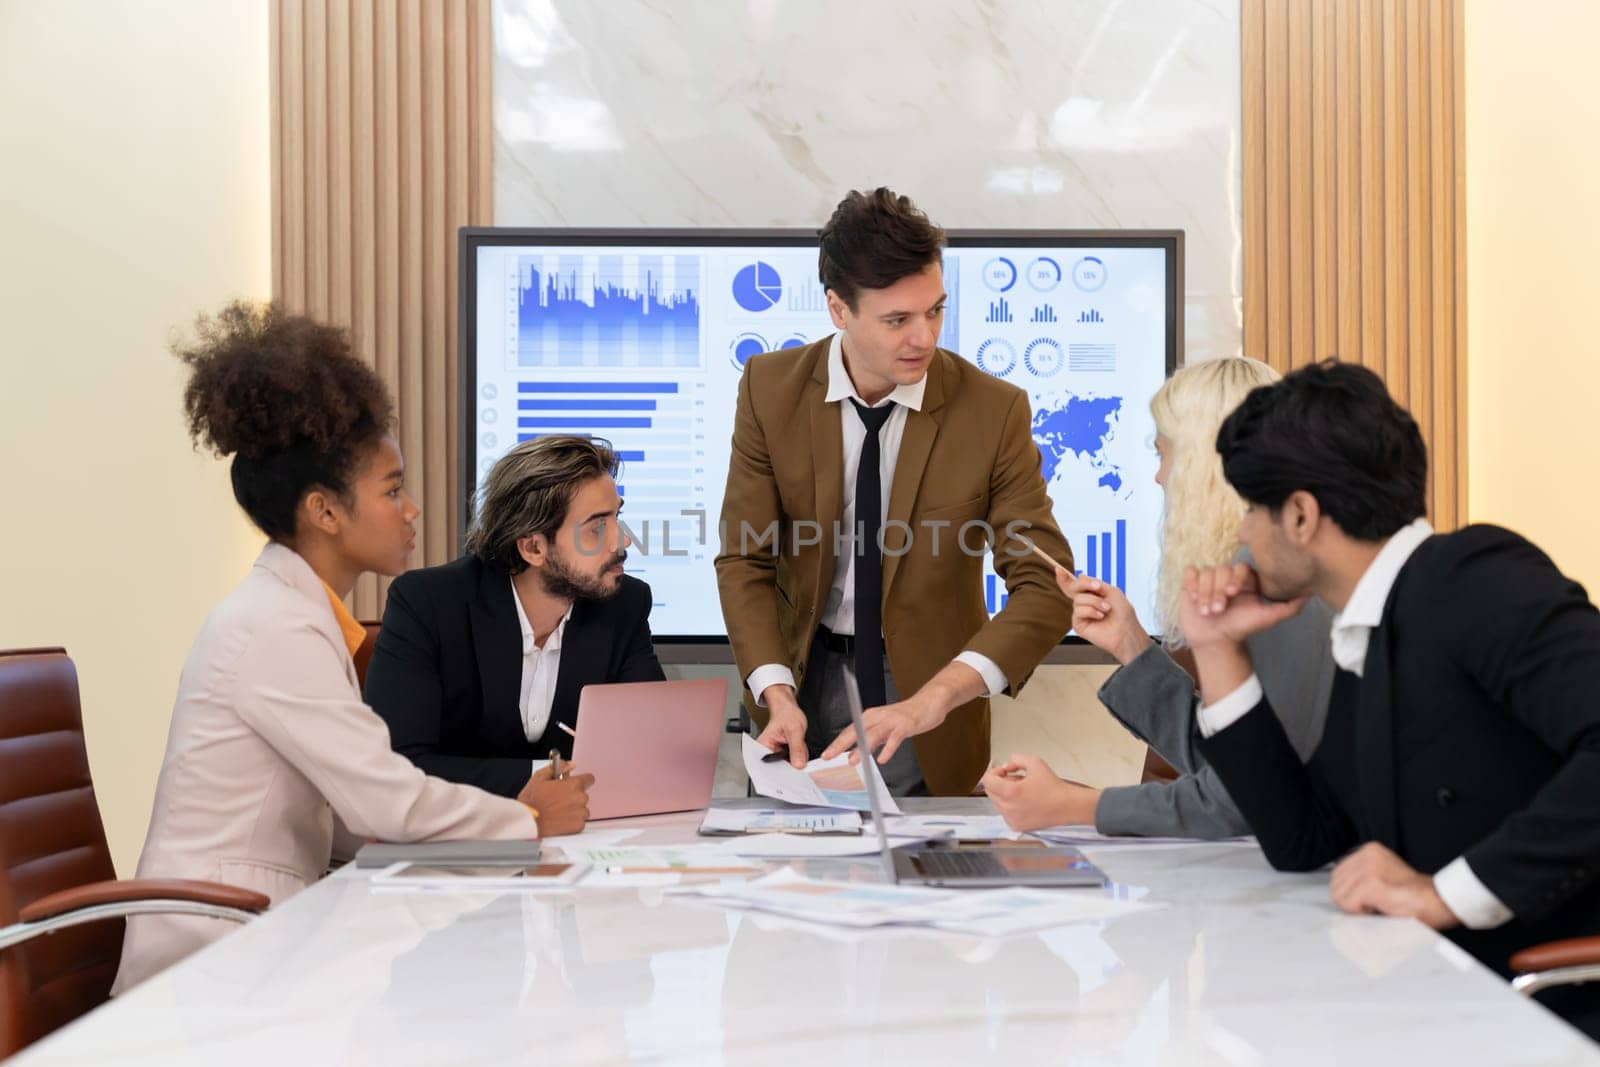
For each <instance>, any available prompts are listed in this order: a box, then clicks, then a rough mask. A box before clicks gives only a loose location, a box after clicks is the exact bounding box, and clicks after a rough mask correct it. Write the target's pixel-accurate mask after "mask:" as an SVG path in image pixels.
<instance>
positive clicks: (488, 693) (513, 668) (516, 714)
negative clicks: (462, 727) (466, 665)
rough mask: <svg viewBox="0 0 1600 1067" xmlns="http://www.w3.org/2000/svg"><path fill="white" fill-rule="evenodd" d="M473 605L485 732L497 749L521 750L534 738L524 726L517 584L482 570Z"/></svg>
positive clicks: (520, 629) (474, 643)
mask: <svg viewBox="0 0 1600 1067" xmlns="http://www.w3.org/2000/svg"><path fill="white" fill-rule="evenodd" d="M477 593H478V595H477V597H476V598H475V599H474V600H473V602H472V651H473V658H474V659H476V660H477V663H478V684H479V686H480V687H481V692H482V693H483V732H484V734H485V735H486V740H488V741H489V743H490V746H491V748H492V750H494V751H497V752H500V753H506V752H520V751H523V750H524V749H526V748H527V745H528V736H527V734H526V733H525V732H524V731H523V728H522V711H521V709H519V708H518V707H517V701H518V700H519V699H520V698H521V696H522V628H521V627H520V626H518V625H517V609H516V606H515V605H514V604H513V603H512V600H511V598H512V596H513V595H514V594H513V593H512V591H511V580H510V579H509V578H507V577H506V576H505V575H503V574H498V573H496V572H495V571H494V570H492V569H490V568H488V567H484V568H482V570H481V572H480V575H479V579H478V590H477Z"/></svg>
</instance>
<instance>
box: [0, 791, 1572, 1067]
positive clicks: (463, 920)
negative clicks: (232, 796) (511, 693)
mask: <svg viewBox="0 0 1600 1067" xmlns="http://www.w3.org/2000/svg"><path fill="white" fill-rule="evenodd" d="M905 807H906V809H907V810H908V812H909V811H918V810H936V811H945V812H949V811H960V812H966V813H975V812H978V811H987V810H988V809H987V802H986V801H983V800H975V801H968V800H942V801H923V802H920V803H919V802H915V801H913V802H909V803H907V804H906V805H905ZM698 821H699V814H698V813H692V814H683V815H668V816H656V817H653V818H646V819H637V820H619V821H617V822H616V823H607V824H601V825H604V826H629V827H637V828H640V829H641V831H642V832H641V833H640V834H639V835H638V836H637V837H635V838H632V839H630V840H629V841H627V842H626V843H627V844H630V845H632V844H672V843H682V842H687V841H692V840H695V839H696V838H695V833H694V832H695V827H696V826H697V825H698ZM559 840H560V839H553V840H552V842H551V844H556V843H558V842H559ZM1087 851H1088V852H1089V853H1090V855H1091V857H1092V858H1093V859H1094V860H1095V862H1096V863H1098V864H1099V865H1100V866H1101V868H1102V869H1103V870H1104V871H1105V872H1106V874H1107V875H1108V876H1109V877H1110V878H1111V880H1112V881H1113V882H1114V883H1115V884H1114V885H1113V886H1112V887H1111V888H1110V890H1109V891H1110V892H1112V893H1114V894H1115V895H1117V896H1120V897H1124V898H1128V899H1138V900H1142V901H1147V902H1150V903H1161V904H1165V905H1166V906H1165V907H1161V908H1151V909H1148V910H1144V911H1140V912H1138V913H1136V914H1132V915H1125V916H1121V917H1118V918H1115V919H1110V920H1102V921H1096V922H1081V923H1075V924H1072V925H1067V926H1062V927H1058V928H1055V929H1051V930H1048V931H1045V932H1043V933H1036V934H1025V935H1017V936H1012V937H1009V938H1004V939H993V940H979V939H975V938H972V937H966V936H956V935H948V934H936V933H923V932H914V931H909V930H887V931H869V932H864V933H863V932H856V931H845V930H838V929H828V928H820V927H815V926H806V925H801V924H798V923H795V922H793V921H788V920H782V919H778V918H775V917H767V916H761V915H756V914H754V913H749V912H744V913H740V912H734V911H724V910H721V909H718V908H716V907H714V906H710V905H706V904H699V903H691V902H687V901H683V900H680V899H674V898H672V897H663V895H662V893H661V889H660V888H659V887H642V888H641V887H622V888H598V887H593V886H583V885H580V886H578V887H576V888H574V889H573V890H572V891H571V892H568V893H562V894H559V895H548V894H539V895H535V894H526V893H524V894H517V893H508V894H503V895H489V894H482V893H479V894H463V895H456V894H450V893H394V892H389V893H374V892H373V891H372V890H371V889H370V888H369V886H368V883H367V875H368V873H369V872H358V871H355V870H354V869H352V868H348V867H347V868H345V869H344V870H342V871H340V872H338V873H337V874H335V875H334V876H332V877H330V878H327V879H325V880H323V881H322V882H321V883H319V884H318V885H316V886H313V887H312V888H310V889H308V890H306V891H305V892H303V893H301V894H300V895H299V896H297V897H295V898H293V899H292V900H290V901H288V902H286V903H285V904H284V905H283V906H282V907H279V908H277V909H275V910H273V911H272V912H271V913H269V914H268V915H266V916H264V917H263V918H261V919H259V920H257V921H255V922H253V923H251V924H249V925H247V926H245V927H242V928H241V929H239V930H238V931H237V932H235V933H233V934H230V935H229V936H227V937H225V938H223V939H222V940H221V941H219V942H217V943H216V944H214V945H212V946H210V947H209V948H207V949H206V950H204V951H202V952H200V953H198V954H196V955H195V956H193V957H190V958H189V959H188V960H186V961H184V962H183V963H181V964H179V965H178V966H176V967H174V968H172V969H171V970H169V971H167V972H166V973H164V974H162V975H160V976H158V977H156V978H154V979H152V980H151V981H149V982H147V983H145V984H144V985H143V986H141V987H139V988H137V989H135V990H133V991H132V992H130V993H129V994H128V995H126V996H123V997H121V998H118V999H117V1000H116V1001H114V1002H113V1003H111V1004H109V1005H107V1006H106V1007H104V1008H102V1009H100V1010H98V1011H96V1012H94V1013H92V1014H90V1015H89V1016H87V1017H85V1018H84V1019H81V1020H79V1021H78V1022H77V1023H75V1024H73V1025H72V1026H69V1027H67V1028H66V1029H64V1030H62V1031H60V1032H58V1033H57V1034H54V1035H52V1036H51V1037H49V1038H47V1039H45V1040H44V1041H43V1042H40V1043H39V1044H38V1045H36V1046H34V1047H33V1048H32V1049H30V1050H28V1051H27V1052H25V1053H23V1054H22V1055H21V1056H19V1057H18V1058H17V1059H16V1060H14V1061H13V1062H14V1063H16V1064H17V1067H43V1065H46V1064H82V1065H90V1064H92V1065H96V1067H98V1065H101V1064H108V1063H132V1064H162V1065H177V1064H207V1065H215V1064H223V1065H227V1067H240V1065H246V1064H258V1063H259V1064H272V1065H274V1067H283V1065H291V1067H299V1065H304V1064H314V1063H354V1064H374V1065H383V1067H400V1065H406V1064H429V1065H434V1064H463V1065H466V1064H484V1065H495V1067H503V1065H507V1064H523V1063H527V1064H612V1063H626V1062H641V1063H672V1064H677V1063H683V1064H723V1063H726V1064H746V1063H751V1064H768V1063H772V1064H778V1063H803V1064H808V1065H810V1064H819V1063H827V1064H845V1063H849V1064H859V1065H861V1067H867V1065H877V1064H882V1063H916V1064H927V1063H959V1064H979V1063H1007V1064H1035V1063H1072V1064H1117V1065H1127V1064H1186V1065H1187V1064H1234V1065H1253V1064H1295V1065H1306V1064H1340V1065H1350V1064H1359V1065H1361V1067H1376V1065H1380V1064H1391V1063H1392V1064H1413V1065H1415V1064H1449V1065H1451V1067H1459V1065H1464V1064H1495V1065H1497V1067H1508V1065H1513V1064H1574V1063H1600V1046H1596V1045H1594V1044H1592V1043H1590V1042H1589V1041H1588V1040H1587V1039H1586V1038H1585V1037H1583V1035H1581V1034H1580V1033H1579V1032H1578V1031H1576V1030H1574V1029H1572V1028H1570V1027H1568V1026H1567V1025H1566V1024H1565V1023H1563V1022H1561V1021H1560V1020H1559V1019H1557V1018H1556V1017H1555V1016H1553V1015H1551V1014H1549V1013H1548V1012H1546V1011H1545V1010H1544V1009H1542V1008H1540V1007H1539V1006H1537V1005H1536V1004H1534V1003H1531V1002H1529V1001H1526V1000H1524V999H1523V998H1521V997H1519V996H1518V995H1516V994H1514V993H1513V992H1511V990H1510V989H1509V988H1508V987H1507V986H1506V984H1505V983H1504V982H1503V981H1501V980H1500V979H1499V978H1498V977H1496V976H1495V975H1494V974H1492V973H1491V972H1489V971H1487V970H1485V969H1484V968H1482V967H1480V966H1479V965H1478V964H1477V963H1475V962H1474V961H1473V960H1472V959H1471V958H1470V957H1468V956H1466V955H1465V954H1463V953H1462V952H1460V951H1459V950H1458V949H1456V948H1455V947H1454V946H1453V945H1451V944H1450V943H1449V942H1448V941H1445V940H1444V939H1442V938H1440V937H1438V936H1437V935H1436V934H1434V933H1433V932H1432V931H1431V930H1428V929H1427V928H1425V927H1423V926H1422V925H1420V924H1418V923H1415V922H1411V921H1409V920H1398V919H1383V918H1375V917H1355V916H1349V915H1342V914H1340V913H1338V912H1337V911H1336V910H1335V909H1334V908H1333V907H1332V905H1331V904H1329V902H1328V894H1327V874H1326V873H1325V872H1324V873H1321V874H1309V875H1293V874H1282V873H1279V872H1276V871H1273V870H1271V869H1270V868H1269V867H1268V866H1267V864H1266V861H1265V860H1264V859H1263V858H1262V855H1261V853H1260V851H1259V850H1258V849H1256V848H1255V847H1254V846H1252V845H1248V844H1194V845H1174V846H1162V845H1147V846H1142V847H1117V848H1105V849H1089V850H1087ZM807 863H808V865H809V866H808V871H809V873H814V874H819V875H828V876H840V875H844V876H851V877H855V878H860V879H875V878H877V877H878V874H877V871H878V869H879V868H878V867H877V865H876V862H875V859H874V858H870V857H869V858H867V859H864V860H828V861H807ZM669 877H670V876H669ZM1064 892H1085V891H1084V890H1065V891H1064Z"/></svg>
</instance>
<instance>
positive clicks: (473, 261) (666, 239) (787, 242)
mask: <svg viewBox="0 0 1600 1067" xmlns="http://www.w3.org/2000/svg"><path fill="white" fill-rule="evenodd" d="M945 238H946V242H945V243H946V246H947V247H949V248H952V249H956V248H962V247H974V246H976V247H983V246H986V245H1011V246H1014V247H1018V248H1036V247H1053V248H1160V249H1163V250H1164V251H1165V252H1166V271H1165V273H1166V286H1165V294H1164V295H1165V301H1164V303H1165V311H1166V316H1167V322H1166V330H1165V344H1166V352H1165V361H1166V367H1165V370H1166V376H1167V377H1171V376H1172V372H1173V371H1175V370H1177V369H1178V367H1179V366H1180V365H1181V364H1182V354H1183V242H1184V231H1182V230H989V229H984V230H946V231H945ZM816 243H817V231H815V230H806V229H701V228H684V227H673V228H655V227H532V228H528V227H516V226H463V227H461V229H460V231H459V233H458V235H457V243H456V249H457V253H456V254H457V270H456V275H457V277H456V318H457V339H456V371H457V383H458V390H457V393H456V396H457V398H458V401H457V408H458V410H457V411H456V453H457V455H456V471H457V475H458V477H459V483H458V484H459V485H460V493H459V497H460V499H458V500H457V501H456V502H455V503H456V521H457V527H456V548H457V551H458V553H459V552H461V551H464V550H465V546H466V536H467V527H468V525H469V524H470V522H471V518H472V504H473V498H474V496H475V493H474V491H473V489H470V488H468V487H469V486H475V485H476V484H477V465H476V464H475V463H474V462H473V447H472V445H473V441H474V440H475V438H476V434H475V433H474V430H475V420H474V419H473V418H472V414H473V412H474V411H475V410H476V404H475V403H474V400H473V398H474V397H475V396H476V395H477V391H478V361H477V348H478V329H477V326H478V324H477V309H478V301H477V289H478V249H479V248H492V247H503V246H507V245H511V246H516V245H538V244H551V245H583V244H591V245H600V246H605V245H651V244H656V245H680V246H694V245H709V246H723V247H729V246H731V247H740V246H767V245H775V246H779V247H785V246H788V247H802V248H803V247H807V246H813V247H814V246H815V245H816ZM652 637H653V638H654V640H655V643H656V644H657V645H685V646H713V647H716V646H721V647H724V648H726V647H728V638H727V635H726V634H723V635H722V636H720V637H719V636H714V635H695V634H660V633H657V634H653V635H652ZM1061 643H1062V644H1063V645H1082V644H1086V642H1084V641H1083V639H1082V638H1079V637H1073V636H1068V637H1066V638H1063V639H1062V642H1061Z"/></svg>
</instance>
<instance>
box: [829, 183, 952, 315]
mask: <svg viewBox="0 0 1600 1067" xmlns="http://www.w3.org/2000/svg"><path fill="white" fill-rule="evenodd" d="M817 237H818V243H819V244H820V245H821V246H822V247H821V251H820V252H819V253H818V255H817V274H818V276H819V277H820V278H821V279H822V287H823V288H824V289H832V290H833V291H834V292H836V293H838V294H839V299H841V300H843V301H844V302H845V303H846V304H848V305H849V306H850V310H851V311H855V309H856V298H857V297H858V296H860V294H861V290H863V289H886V288H888V287H889V286H891V285H893V284H894V283H895V282H897V281H899V280H900V279H901V278H905V277H909V276H910V275H913V274H916V273H918V272H919V271H921V270H923V269H924V268H926V267H927V266H928V265H929V264H930V263H938V262H940V258H941V256H942V255H943V249H944V230H942V229H940V228H939V227H938V226H935V225H934V224H933V223H931V222H929V221H928V216H927V215H925V214H923V212H922V210H921V209H920V208H918V207H917V205H915V204H913V203H912V202H911V198H910V197H907V196H900V195H899V194H897V193H895V192H894V191H893V190H891V189H886V188H882V187H879V188H877V189H874V190H872V192H870V193H863V192H859V191H857V190H854V189H852V190H851V191H850V193H849V195H847V196H846V197H845V198H844V199H843V200H841V201H839V206H838V207H836V208H834V210H833V217H832V218H830V219H828V222H827V225H825V226H823V227H822V230H821V231H820V232H819V233H818V235H817Z"/></svg>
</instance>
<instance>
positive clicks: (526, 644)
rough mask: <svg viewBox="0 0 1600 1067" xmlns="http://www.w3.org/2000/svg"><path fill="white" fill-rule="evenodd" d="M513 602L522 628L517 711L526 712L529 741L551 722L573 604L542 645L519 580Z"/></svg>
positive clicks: (525, 729)
mask: <svg viewBox="0 0 1600 1067" xmlns="http://www.w3.org/2000/svg"><path fill="white" fill-rule="evenodd" d="M511 602H512V603H513V604H515V605H516V606H517V626H518V627H520V628H521V630H522V687H521V689H520V690H518V694H519V695H518V696H517V710H518V711H520V712H521V713H522V732H523V733H524V734H526V735H527V736H528V740H529V741H537V740H539V738H540V737H542V736H544V731H545V728H546V727H547V726H549V725H550V708H551V705H553V704H554V703H555V700H556V675H557V673H559V672H560V670H561V635H562V633H563V632H565V630H566V628H567V620H568V619H570V618H572V605H571V604H568V605H567V613H566V614H565V615H563V616H561V621H560V622H558V623H556V628H555V629H554V630H552V631H551V632H550V636H549V637H547V638H545V639H544V647H543V648H540V647H539V646H538V645H537V644H536V643H535V642H534V639H533V624H532V623H530V622H528V613H527V612H526V611H523V610H522V598H521V597H520V596H518V595H517V586H516V583H515V582H512V584H511ZM546 762H548V761H546V760H536V761H535V762H534V766H535V767H536V768H537V767H540V766H543V764H545V763H546Z"/></svg>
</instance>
